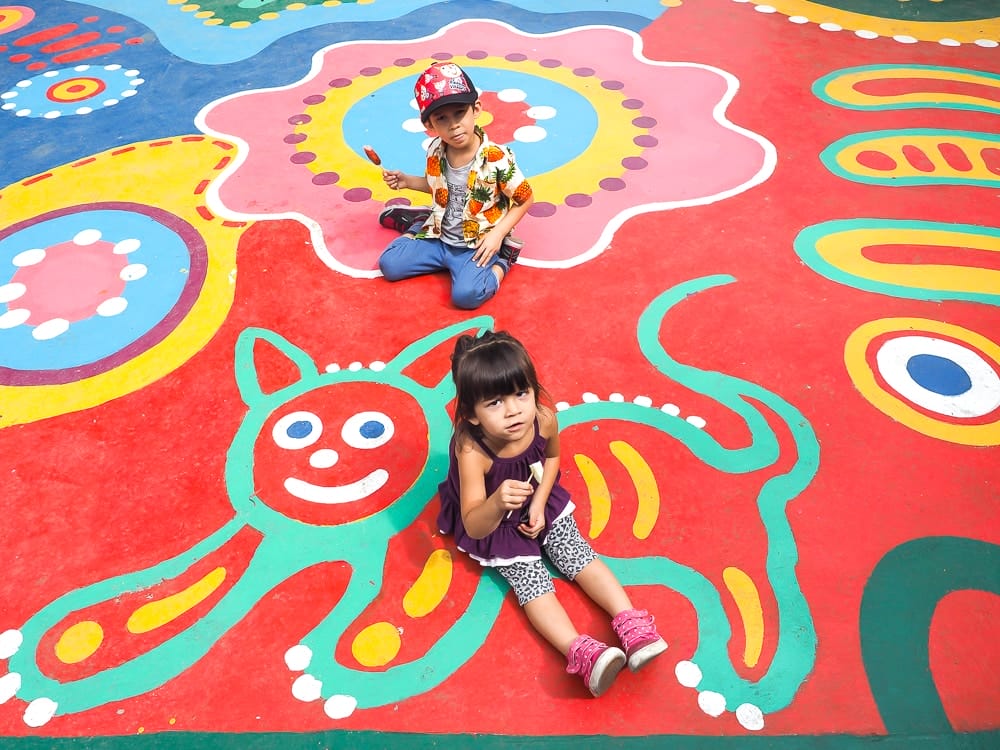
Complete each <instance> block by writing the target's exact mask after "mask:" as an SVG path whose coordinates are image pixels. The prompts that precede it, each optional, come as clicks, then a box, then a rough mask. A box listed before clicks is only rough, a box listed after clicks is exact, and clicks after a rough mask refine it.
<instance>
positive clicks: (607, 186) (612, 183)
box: [597, 177, 625, 193]
mask: <svg viewBox="0 0 1000 750" xmlns="http://www.w3.org/2000/svg"><path fill="white" fill-rule="evenodd" d="M597 184H598V185H600V186H601V190H607V191H608V192H609V193H613V192H615V191H617V190H624V189H625V180H620V179H618V178H617V177H605V178H604V179H603V180H601V181H600V182H599V183H597Z"/></svg>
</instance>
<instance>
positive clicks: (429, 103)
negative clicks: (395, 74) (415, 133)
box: [413, 62, 479, 122]
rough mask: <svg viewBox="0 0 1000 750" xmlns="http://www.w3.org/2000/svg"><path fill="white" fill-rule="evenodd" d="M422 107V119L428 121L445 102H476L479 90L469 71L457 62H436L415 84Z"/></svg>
mask: <svg viewBox="0 0 1000 750" xmlns="http://www.w3.org/2000/svg"><path fill="white" fill-rule="evenodd" d="M413 95H414V97H416V100H417V107H419V108H420V121H421V122H427V118H428V117H430V116H431V113H432V112H434V110H436V109H439V108H440V107H443V106H444V105H445V104H475V103H476V101H477V100H478V99H479V92H477V91H476V87H475V86H474V85H473V84H472V79H471V78H469V75H468V73H466V72H465V71H464V70H462V68H461V66H459V65H458V64H457V63H451V62H436V63H434V64H433V65H431V66H430V67H429V68H427V70H425V71H424V72H423V73H421V74H420V76H419V77H418V78H417V82H416V84H414V86H413Z"/></svg>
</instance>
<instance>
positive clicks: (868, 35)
mask: <svg viewBox="0 0 1000 750" xmlns="http://www.w3.org/2000/svg"><path fill="white" fill-rule="evenodd" d="M854 36H858V37H861V38H862V39H878V34H876V33H875V32H874V31H868V29H858V30H857V31H855V32H854Z"/></svg>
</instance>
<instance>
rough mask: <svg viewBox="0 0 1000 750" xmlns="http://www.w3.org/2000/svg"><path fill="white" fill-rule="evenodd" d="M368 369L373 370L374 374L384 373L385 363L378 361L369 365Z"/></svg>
mask: <svg viewBox="0 0 1000 750" xmlns="http://www.w3.org/2000/svg"><path fill="white" fill-rule="evenodd" d="M368 369H369V370H371V371H372V372H382V370H384V369H385V362H382V361H380V360H377V359H376V360H375V361H374V362H372V363H371V364H370V365H368Z"/></svg>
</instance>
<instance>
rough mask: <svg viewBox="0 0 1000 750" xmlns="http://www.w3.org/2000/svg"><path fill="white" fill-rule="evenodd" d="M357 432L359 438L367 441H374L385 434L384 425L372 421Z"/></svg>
mask: <svg viewBox="0 0 1000 750" xmlns="http://www.w3.org/2000/svg"><path fill="white" fill-rule="evenodd" d="M359 432H360V433H361V437H363V438H367V439H368V440H374V439H375V438H378V437H381V436H382V435H383V434H384V433H385V425H384V424H382V423H381V422H377V421H375V420H374V419H373V420H371V421H370V422H365V423H364V424H363V425H361V429H360V430H359Z"/></svg>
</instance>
